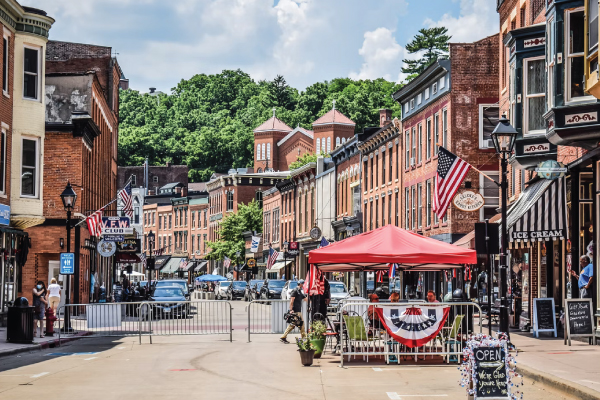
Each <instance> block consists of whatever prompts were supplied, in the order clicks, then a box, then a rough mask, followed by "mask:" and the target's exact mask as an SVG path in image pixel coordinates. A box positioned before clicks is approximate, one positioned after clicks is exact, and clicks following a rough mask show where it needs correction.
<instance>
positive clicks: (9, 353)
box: [0, 332, 92, 358]
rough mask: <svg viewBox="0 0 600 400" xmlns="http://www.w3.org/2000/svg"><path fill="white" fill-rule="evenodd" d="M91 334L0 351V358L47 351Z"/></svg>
mask: <svg viewBox="0 0 600 400" xmlns="http://www.w3.org/2000/svg"><path fill="white" fill-rule="evenodd" d="M91 334H92V333H91V332H82V333H78V334H76V335H74V336H71V337H68V338H61V339H60V340H59V339H52V340H48V341H47V342H43V343H35V344H33V345H24V347H18V348H16V349H11V350H6V351H0V358H2V357H7V356H12V355H15V354H20V353H28V352H31V351H35V350H45V349H49V348H54V347H60V346H61V345H63V344H65V343H69V342H72V341H74V340H78V339H81V338H83V337H84V336H89V335H91Z"/></svg>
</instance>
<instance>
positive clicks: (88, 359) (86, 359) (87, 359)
mask: <svg viewBox="0 0 600 400" xmlns="http://www.w3.org/2000/svg"><path fill="white" fill-rule="evenodd" d="M94 358H98V357H90V358H84V359H83V361H90V360H93V359H94Z"/></svg>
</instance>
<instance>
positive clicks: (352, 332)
mask: <svg viewBox="0 0 600 400" xmlns="http://www.w3.org/2000/svg"><path fill="white" fill-rule="evenodd" d="M344 326H345V327H346V335H347V338H348V350H349V351H352V348H353V347H354V348H357V347H360V349H361V352H364V351H365V349H366V352H367V353H368V352H369V346H370V343H371V342H372V341H373V338H372V337H369V335H368V334H367V329H366V327H365V321H364V320H363V318H362V317H360V316H350V315H344ZM354 358H356V356H355V357H354ZM364 359H365V355H363V360H364ZM366 359H367V362H369V355H368V354H367V355H366ZM348 361H350V355H348Z"/></svg>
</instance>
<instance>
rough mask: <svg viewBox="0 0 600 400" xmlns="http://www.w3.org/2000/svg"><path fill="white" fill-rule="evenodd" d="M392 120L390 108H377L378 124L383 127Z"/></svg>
mask: <svg viewBox="0 0 600 400" xmlns="http://www.w3.org/2000/svg"><path fill="white" fill-rule="evenodd" d="M391 121H392V110H390V109H388V108H382V109H381V110H379V126H380V127H382V128H383V127H384V126H386V125H387V124H389V123H390V122H391Z"/></svg>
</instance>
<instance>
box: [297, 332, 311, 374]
mask: <svg viewBox="0 0 600 400" xmlns="http://www.w3.org/2000/svg"><path fill="white" fill-rule="evenodd" d="M296 344H297V345H298V352H299V353H300V361H301V362H302V365H304V366H305V367H310V366H311V365H312V364H313V358H314V356H315V349H314V348H313V346H312V344H311V343H310V339H309V338H296Z"/></svg>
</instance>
